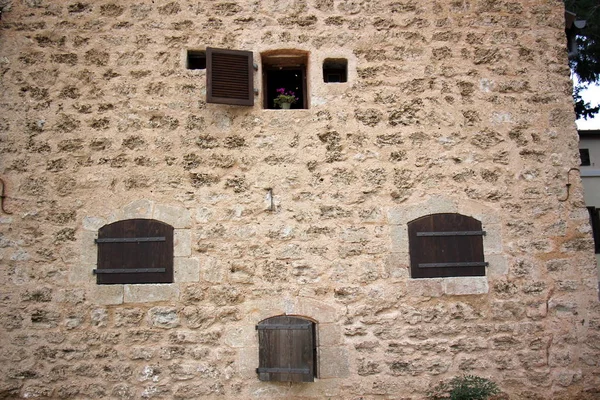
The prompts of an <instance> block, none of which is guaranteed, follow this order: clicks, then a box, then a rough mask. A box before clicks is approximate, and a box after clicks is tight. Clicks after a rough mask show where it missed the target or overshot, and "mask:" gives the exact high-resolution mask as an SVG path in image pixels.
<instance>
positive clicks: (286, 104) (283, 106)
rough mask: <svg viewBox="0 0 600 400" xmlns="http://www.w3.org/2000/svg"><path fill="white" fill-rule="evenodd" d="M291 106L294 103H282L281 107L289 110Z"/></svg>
mask: <svg viewBox="0 0 600 400" xmlns="http://www.w3.org/2000/svg"><path fill="white" fill-rule="evenodd" d="M291 106H292V103H281V109H283V110H289V109H290V107H291Z"/></svg>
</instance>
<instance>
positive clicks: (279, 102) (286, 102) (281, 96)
mask: <svg viewBox="0 0 600 400" xmlns="http://www.w3.org/2000/svg"><path fill="white" fill-rule="evenodd" d="M277 93H278V94H277V97H275V100H274V101H273V103H275V106H276V107H279V108H282V109H285V110H288V109H289V108H290V106H291V105H292V104H294V103H295V102H297V101H298V98H297V97H296V93H294V92H293V91H291V90H287V91H286V90H285V88H279V89H277Z"/></svg>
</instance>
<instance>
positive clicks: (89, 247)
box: [79, 231, 98, 265]
mask: <svg viewBox="0 0 600 400" xmlns="http://www.w3.org/2000/svg"><path fill="white" fill-rule="evenodd" d="M97 238H98V232H97V231H83V232H81V238H80V239H79V245H80V261H81V263H83V264H87V265H96V264H97V263H98V245H97V244H96V243H95V242H94V240H95V239H97Z"/></svg>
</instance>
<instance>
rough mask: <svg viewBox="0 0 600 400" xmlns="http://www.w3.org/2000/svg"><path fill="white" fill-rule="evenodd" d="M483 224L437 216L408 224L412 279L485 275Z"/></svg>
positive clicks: (452, 215)
mask: <svg viewBox="0 0 600 400" xmlns="http://www.w3.org/2000/svg"><path fill="white" fill-rule="evenodd" d="M483 235H485V232H483V231H482V230H481V222H479V221H478V220H476V219H475V218H471V217H467V216H465V215H460V214H433V215H428V216H425V217H422V218H419V219H416V220H414V221H412V222H410V223H409V224H408V240H409V252H410V266H411V277H413V278H436V277H451V276H485V267H486V265H487V263H486V262H485V261H484V258H483Z"/></svg>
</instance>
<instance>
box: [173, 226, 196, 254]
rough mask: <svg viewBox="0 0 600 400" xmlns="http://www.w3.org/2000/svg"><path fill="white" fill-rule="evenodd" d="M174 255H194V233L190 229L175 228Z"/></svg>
mask: <svg viewBox="0 0 600 400" xmlns="http://www.w3.org/2000/svg"><path fill="white" fill-rule="evenodd" d="M173 247H174V248H173V255H174V256H175V257H189V256H191V255H192V233H191V231H190V230H189V229H175V232H173Z"/></svg>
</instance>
